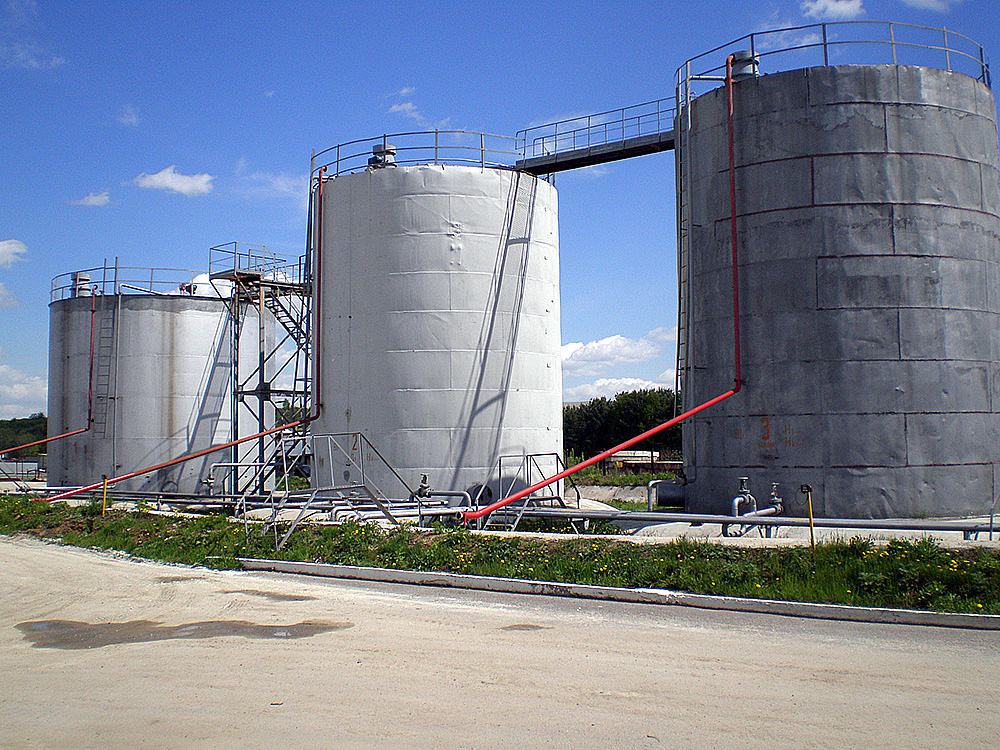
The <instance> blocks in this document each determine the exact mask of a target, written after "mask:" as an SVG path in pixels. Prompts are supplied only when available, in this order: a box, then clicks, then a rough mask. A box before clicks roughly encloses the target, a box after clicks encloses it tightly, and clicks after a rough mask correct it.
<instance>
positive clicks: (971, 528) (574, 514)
mask: <svg viewBox="0 0 1000 750" xmlns="http://www.w3.org/2000/svg"><path fill="white" fill-rule="evenodd" d="M765 510H767V509H765ZM524 515H525V516H531V517H532V518H561V519H565V518H586V519H592V520H595V521H640V522H643V523H688V524H692V525H701V524H706V523H713V524H727V523H728V524H743V525H747V526H792V527H796V528H808V527H809V524H810V520H809V519H808V518H798V517H791V516H771V515H760V512H758V515H756V516H749V517H748V516H720V515H714V514H707V513H643V512H638V511H616V510H573V511H569V512H568V511H564V510H555V509H549V508H528V509H526V510H525V511H524ZM812 523H813V525H814V526H816V527H818V528H825V529H874V530H883V531H960V532H963V533H966V534H969V533H979V532H982V533H986V532H988V531H989V528H990V525H989V522H988V521H967V520H954V521H950V520H940V521H925V520H919V519H912V520H911V519H907V518H882V519H865V518H814V519H813V520H812Z"/></svg>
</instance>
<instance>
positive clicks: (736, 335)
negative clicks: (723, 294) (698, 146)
mask: <svg viewBox="0 0 1000 750" xmlns="http://www.w3.org/2000/svg"><path fill="white" fill-rule="evenodd" d="M735 57H736V55H735V54H733V55H730V56H729V57H727V58H726V100H727V104H728V107H727V120H728V124H729V234H730V241H731V243H732V257H733V356H734V358H735V361H736V367H735V377H736V386H735V388H736V391H737V392H739V390H740V387H741V386H742V382H743V381H742V378H741V366H740V284H739V280H740V279H739V265H738V256H737V243H736V157H735V149H734V146H733V143H734V138H733V59H734V58H735Z"/></svg>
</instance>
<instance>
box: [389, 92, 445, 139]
mask: <svg viewBox="0 0 1000 750" xmlns="http://www.w3.org/2000/svg"><path fill="white" fill-rule="evenodd" d="M404 91H407V89H401V90H400V92H399V93H400V95H402V92H404ZM412 92H413V90H412V89H410V90H409V93H412ZM389 113H390V114H393V115H402V116H403V117H407V118H409V119H411V120H413V121H414V122H416V123H417V124H418V125H419V126H420V127H421V128H424V129H425V130H441V129H443V128H446V127H447V126H448V123H449V122H450V121H451V118H450V117H446V118H444V119H443V120H438V121H436V122H435V121H433V120H431V119H430V118H429V117H427V116H426V115H424V113H423V112H421V111H420V110H419V109H417V105H416V104H414V103H413V102H411V101H405V102H396V103H395V104H393V105H391V106H390V107H389Z"/></svg>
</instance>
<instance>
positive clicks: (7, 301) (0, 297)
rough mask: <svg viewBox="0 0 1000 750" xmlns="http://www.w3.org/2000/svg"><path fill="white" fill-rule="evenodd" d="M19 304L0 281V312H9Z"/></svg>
mask: <svg viewBox="0 0 1000 750" xmlns="http://www.w3.org/2000/svg"><path fill="white" fill-rule="evenodd" d="M19 304H20V303H19V302H18V301H17V299H16V298H15V297H14V295H13V294H11V293H10V290H9V289H8V288H7V287H6V286H4V284H3V282H2V281H0V310H9V309H10V308H12V307H17V306H18V305H19Z"/></svg>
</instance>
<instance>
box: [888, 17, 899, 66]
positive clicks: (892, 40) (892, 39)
mask: <svg viewBox="0 0 1000 750" xmlns="http://www.w3.org/2000/svg"><path fill="white" fill-rule="evenodd" d="M889 46H890V47H892V64H893V65H898V64H899V63H897V62H896V27H895V26H894V25H893V24H892V22H890V23H889Z"/></svg>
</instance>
